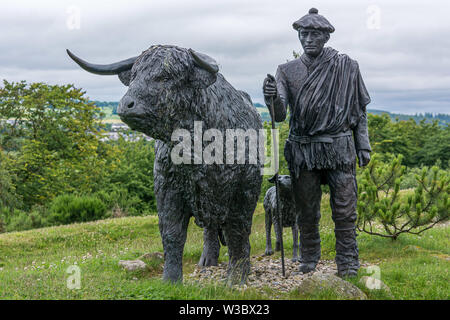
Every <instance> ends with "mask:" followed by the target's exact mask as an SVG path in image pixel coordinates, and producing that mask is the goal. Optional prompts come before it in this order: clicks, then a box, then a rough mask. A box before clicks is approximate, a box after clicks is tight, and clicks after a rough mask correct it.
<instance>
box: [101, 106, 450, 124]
mask: <svg viewBox="0 0 450 320" xmlns="http://www.w3.org/2000/svg"><path fill="white" fill-rule="evenodd" d="M93 102H94V103H95V104H96V105H97V106H98V107H100V108H102V109H104V113H105V114H106V118H108V117H114V116H116V117H117V107H118V105H119V103H118V102H106V101H93ZM253 105H254V106H255V108H256V109H257V110H258V112H259V114H260V115H261V118H262V120H263V121H264V122H266V121H268V122H270V114H269V110H268V109H267V107H266V106H265V105H262V104H261V103H254V104H253ZM367 111H368V112H369V113H371V114H376V115H379V114H383V113H386V114H387V115H389V117H390V118H391V119H392V120H393V121H396V120H399V121H402V120H409V119H414V120H415V121H416V122H419V121H422V120H423V119H425V121H426V122H433V121H436V120H437V121H439V124H440V125H445V124H449V123H450V114H443V113H438V114H432V113H428V112H427V113H418V114H417V113H416V114H415V115H409V114H401V113H391V112H389V111H384V110H376V109H368V110H367ZM114 118H115V117H114Z"/></svg>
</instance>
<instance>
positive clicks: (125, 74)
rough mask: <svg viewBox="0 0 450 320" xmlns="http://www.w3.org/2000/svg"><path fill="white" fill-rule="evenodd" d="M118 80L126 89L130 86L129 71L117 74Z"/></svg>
mask: <svg viewBox="0 0 450 320" xmlns="http://www.w3.org/2000/svg"><path fill="white" fill-rule="evenodd" d="M118 76H119V80H120V81H121V82H122V83H123V84H124V85H126V86H127V87H128V86H129V85H130V82H131V70H126V71H123V72H120V73H119V74H118Z"/></svg>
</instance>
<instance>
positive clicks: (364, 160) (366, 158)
mask: <svg viewBox="0 0 450 320" xmlns="http://www.w3.org/2000/svg"><path fill="white" fill-rule="evenodd" d="M358 159H359V167H360V168H362V167H365V166H367V165H368V164H369V162H370V152H369V151H367V150H359V151H358Z"/></svg>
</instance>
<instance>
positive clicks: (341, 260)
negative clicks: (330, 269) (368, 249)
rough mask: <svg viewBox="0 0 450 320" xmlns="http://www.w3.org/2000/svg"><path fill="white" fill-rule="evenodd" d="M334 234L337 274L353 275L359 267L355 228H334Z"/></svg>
mask: <svg viewBox="0 0 450 320" xmlns="http://www.w3.org/2000/svg"><path fill="white" fill-rule="evenodd" d="M334 234H335V235H336V265H337V268H338V276H340V277H355V276H356V275H357V274H358V269H359V260H358V253H359V252H358V244H357V242H356V236H357V234H356V230H355V228H354V227H352V228H347V229H335V230H334Z"/></svg>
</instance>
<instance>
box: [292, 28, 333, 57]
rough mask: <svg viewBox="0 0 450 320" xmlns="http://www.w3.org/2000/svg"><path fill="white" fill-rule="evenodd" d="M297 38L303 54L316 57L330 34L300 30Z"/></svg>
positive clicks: (312, 30)
mask: <svg viewBox="0 0 450 320" xmlns="http://www.w3.org/2000/svg"><path fill="white" fill-rule="evenodd" d="M298 38H299V39H300V42H301V44H302V47H303V50H304V51H305V53H306V54H307V55H309V56H312V57H317V56H318V55H319V54H320V53H321V52H322V50H323V47H324V46H325V43H327V41H328V40H329V39H330V34H329V33H328V32H325V31H322V30H317V29H309V28H308V29H303V28H300V29H299V30H298Z"/></svg>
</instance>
